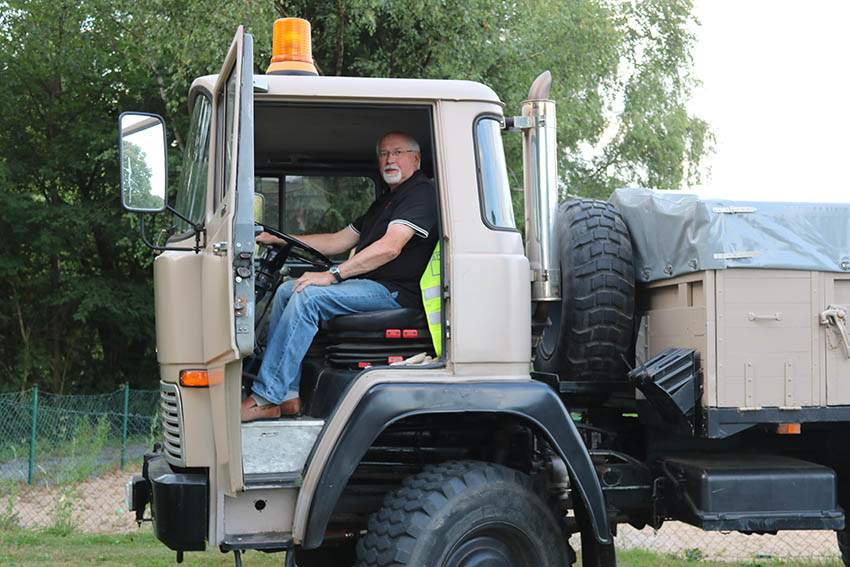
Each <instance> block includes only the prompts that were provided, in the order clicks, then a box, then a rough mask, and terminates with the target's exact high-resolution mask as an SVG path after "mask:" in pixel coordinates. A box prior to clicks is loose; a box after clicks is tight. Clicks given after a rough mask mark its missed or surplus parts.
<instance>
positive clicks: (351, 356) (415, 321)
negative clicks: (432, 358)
mask: <svg viewBox="0 0 850 567" xmlns="http://www.w3.org/2000/svg"><path fill="white" fill-rule="evenodd" d="M317 339H318V341H317V342H320V343H324V344H325V345H326V346H325V349H324V350H325V355H326V360H327V362H328V363H329V364H330V365H332V366H335V367H341V368H365V367H367V366H372V365H379V364H391V363H393V362H396V361H399V360H403V359H405V358H408V357H411V356H413V355H415V354H418V353H420V352H427V353H429V354H432V355H433V353H434V352H433V351H434V348H433V345H432V344H431V335H430V334H429V331H428V323H427V321H426V319H425V313H424V312H423V311H421V310H419V309H411V308H404V307H401V308H397V309H382V310H380V311H365V312H362V313H352V314H350V315H339V316H337V317H334V318H333V319H331V320H330V321H327V322H326V323H323V324H322V328H321V329H320V331H319V336H318V337H317Z"/></svg>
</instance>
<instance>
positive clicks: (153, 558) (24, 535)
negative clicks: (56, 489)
mask: <svg viewBox="0 0 850 567" xmlns="http://www.w3.org/2000/svg"><path fill="white" fill-rule="evenodd" d="M0 549H2V550H3V553H2V554H0V565H3V566H5V565H9V566H10V567H11V566H12V565H14V566H15V567H36V566H37V567H60V566H61V567H67V566H72V567H77V566H84V565H97V566H98V567H126V566H128V565H145V566H146V567H166V566H168V567H173V566H176V565H177V563H176V560H175V557H176V554H175V553H174V552H173V551H171V550H170V549H168V548H167V547H165V546H164V545H162V544H161V543H160V542H159V541H157V539H156V538H155V537H154V536H153V534H152V533H150V532H149V531H145V532H143V533H142V532H140V533H138V534H128V535H89V534H79V533H71V534H68V535H64V536H62V535H56V534H51V533H47V532H43V531H25V530H19V531H18V530H16V531H0ZM283 559H284V555H283V554H282V553H262V552H260V551H249V552H247V553H245V554H244V555H243V556H242V564H243V565H244V566H245V567H264V566H271V565H274V566H276V567H280V566H281V565H283ZM234 564H235V563H234V560H233V554H232V553H221V552H219V551H218V549H209V548H208V549H207V551H197V552H187V553H186V554H185V556H184V560H183V563H182V565H185V566H187V567H201V566H203V567H225V566H227V567H233V565H234Z"/></svg>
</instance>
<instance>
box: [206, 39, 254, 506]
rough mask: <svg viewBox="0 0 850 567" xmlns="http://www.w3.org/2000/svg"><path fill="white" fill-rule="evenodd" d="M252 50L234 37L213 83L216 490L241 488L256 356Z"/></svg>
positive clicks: (209, 310)
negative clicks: (244, 391)
mask: <svg viewBox="0 0 850 567" xmlns="http://www.w3.org/2000/svg"><path fill="white" fill-rule="evenodd" d="M252 53H253V42H252V38H251V36H250V35H249V34H246V33H245V32H244V29H243V28H242V26H240V27H239V29H238V30H237V32H236V36H235V37H234V38H233V43H232V44H231V45H230V49H229V50H228V52H227V57H226V58H225V60H224V63H223V64H222V67H221V72H220V73H219V75H218V81H217V82H216V87H215V92H214V93H213V96H214V97H215V102H214V109H215V110H214V112H215V124H216V127H215V145H214V149H213V151H214V152H216V155H215V159H214V160H213V163H215V164H216V166H215V168H214V171H213V172H212V177H213V179H214V182H213V183H214V187H213V191H212V193H213V214H212V216H211V217H210V218H209V220H208V223H207V227H206V228H207V246H206V247H205V248H204V250H203V251H202V253H201V254H202V256H203V258H202V265H201V272H202V274H203V278H202V280H201V282H202V283H201V294H202V301H203V305H204V310H203V313H204V321H203V353H204V362H205V365H206V367H207V371H208V372H209V377H210V380H209V382H210V388H209V392H210V402H211V411H212V423H213V429H214V439H215V452H216V465H217V473H218V477H219V478H218V484H219V486H220V487H221V488H222V489H223V490H224V492H225V493H227V494H234V493H235V491H236V490H238V489H239V488H241V485H242V458H241V447H240V423H239V420H240V417H239V402H240V397H241V385H242V360H241V359H242V358H243V357H244V356H246V355H248V354H251V353H252V352H253V349H254V275H253V253H254V124H253V121H254V92H253V72H252V65H253V61H252V59H253V55H252Z"/></svg>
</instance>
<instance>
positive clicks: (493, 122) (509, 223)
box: [475, 115, 516, 230]
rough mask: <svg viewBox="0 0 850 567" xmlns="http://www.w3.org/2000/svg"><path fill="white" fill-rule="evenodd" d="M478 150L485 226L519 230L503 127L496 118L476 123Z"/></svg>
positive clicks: (489, 117)
mask: <svg viewBox="0 0 850 567" xmlns="http://www.w3.org/2000/svg"><path fill="white" fill-rule="evenodd" d="M475 148H476V152H475V153H476V156H475V157H476V160H477V167H478V191H479V194H480V197H481V216H482V217H483V219H484V224H486V225H487V226H488V227H490V228H493V229H501V230H516V222H515V221H514V207H513V204H512V203H511V189H510V185H509V184H508V169H507V166H506V164H505V151H504V148H503V147H502V126H501V122H500V121H499V119H498V117H497V116H488V115H485V116H482V117H480V118H479V119H478V120H477V121H476V122H475Z"/></svg>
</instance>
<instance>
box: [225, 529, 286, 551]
mask: <svg viewBox="0 0 850 567" xmlns="http://www.w3.org/2000/svg"><path fill="white" fill-rule="evenodd" d="M292 546H293V542H292V534H288V533H277V532H265V533H260V534H242V535H225V536H224V541H223V542H222V544H221V545H220V546H219V549H221V551H222V553H225V552H228V551H234V550H237V549H238V550H243V549H258V550H262V551H268V552H272V551H284V550H287V549H291V548H292Z"/></svg>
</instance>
